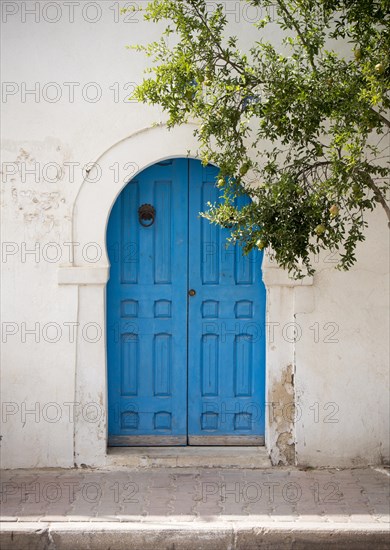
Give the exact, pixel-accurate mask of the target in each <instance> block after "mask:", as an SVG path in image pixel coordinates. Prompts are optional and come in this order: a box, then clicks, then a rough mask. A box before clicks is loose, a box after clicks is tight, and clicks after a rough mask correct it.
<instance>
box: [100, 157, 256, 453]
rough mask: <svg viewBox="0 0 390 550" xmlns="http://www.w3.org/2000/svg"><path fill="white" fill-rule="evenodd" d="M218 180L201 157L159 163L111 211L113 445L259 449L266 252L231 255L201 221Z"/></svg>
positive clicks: (220, 233)
mask: <svg viewBox="0 0 390 550" xmlns="http://www.w3.org/2000/svg"><path fill="white" fill-rule="evenodd" d="M217 173H218V170H217V169H216V168H215V167H213V166H211V165H208V166H206V167H204V166H202V164H201V163H200V162H199V161H197V160H189V159H173V160H169V161H165V162H161V163H158V164H155V165H153V166H151V167H149V168H147V169H146V170H144V171H143V172H141V173H140V174H139V175H138V176H137V177H135V178H134V179H133V180H131V181H130V182H129V183H128V184H127V186H126V187H125V188H124V189H123V191H122V192H121V194H120V195H119V197H118V199H117V201H116V203H115V205H114V207H113V209H112V212H111V215H110V219H109V224H108V229H107V248H108V252H109V258H110V263H111V269H110V279H109V282H108V285H107V364H108V403H109V407H108V424H109V445H114V446H115V445H123V446H132V445H187V444H189V445H235V444H236V445H250V444H256V445H259V444H262V443H263V442H264V405H265V402H264V398H265V389H264V385H265V334H264V329H265V289H264V285H263V283H262V280H261V260H262V254H261V253H260V252H258V251H254V252H252V253H251V254H250V255H248V256H243V254H242V251H241V248H240V247H238V246H230V247H228V248H227V247H226V239H227V237H229V230H228V229H223V228H220V227H218V226H215V225H212V224H210V223H209V222H208V221H207V220H205V219H203V218H201V217H200V216H199V212H201V211H203V210H206V209H207V203H208V202H211V203H214V202H218V200H219V194H220V191H219V190H218V188H216V186H215V177H216V175H217ZM240 200H241V204H244V202H245V200H249V199H245V197H244V198H242V199H240ZM142 205H148V206H146V207H144V209H143V210H141V211H140V210H139V209H140V206H142ZM142 212H143V213H144V215H142ZM145 213H146V215H145Z"/></svg>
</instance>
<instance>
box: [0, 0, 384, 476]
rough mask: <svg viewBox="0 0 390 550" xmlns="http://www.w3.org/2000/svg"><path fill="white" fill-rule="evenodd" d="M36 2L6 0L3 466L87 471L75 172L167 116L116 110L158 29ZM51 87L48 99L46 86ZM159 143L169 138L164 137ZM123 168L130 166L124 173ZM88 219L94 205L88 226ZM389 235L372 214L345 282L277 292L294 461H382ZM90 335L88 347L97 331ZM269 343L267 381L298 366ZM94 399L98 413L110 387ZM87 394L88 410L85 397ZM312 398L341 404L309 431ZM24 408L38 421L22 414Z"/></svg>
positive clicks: (108, 13) (329, 278) (84, 292)
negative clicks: (52, 97)
mask: <svg viewBox="0 0 390 550" xmlns="http://www.w3.org/2000/svg"><path fill="white" fill-rule="evenodd" d="M142 3H143V2H140V4H142ZM31 4H32V3H30V2H23V1H17V2H5V1H4V2H2V10H3V11H2V41H3V48H2V50H3V53H2V60H1V61H2V79H3V81H4V82H5V83H11V84H9V86H13V84H12V83H14V84H15V86H16V89H17V92H16V93H15V94H14V95H8V96H4V94H3V97H2V111H3V112H2V115H3V116H2V137H3V146H2V162H3V163H8V164H6V165H4V164H3V175H2V225H3V231H2V240H3V249H2V252H3V256H2V283H3V284H2V306H1V307H2V323H3V329H4V328H5V329H6V330H8V331H13V330H14V331H15V334H5V333H4V332H3V342H5V341H6V344H5V343H3V344H2V372H1V374H2V385H1V399H2V406H3V408H2V428H1V434H2V436H3V437H2V442H1V443H2V466H3V467H7V468H18V467H30V466H65V467H68V466H72V465H73V464H74V462H75V461H76V462H77V463H81V462H83V456H82V454H83V452H85V453H86V454H88V453H89V455H93V453H94V452H95V450H96V451H98V450H99V449H100V448H101V446H102V445H104V441H103V443H102V441H101V440H100V441H96V442H95V443H94V441H93V426H94V424H93V422H89V421H88V419H87V418H86V419H84V420H85V422H84V425H85V430H86V431H81V432H80V433H75V431H76V430H75V423H74V422H73V410H72V407H71V405H70V403H72V402H77V400H78V398H79V393H78V391H77V383H78V380H77V375H78V374H80V373H77V372H76V369H75V365H76V362H77V360H79V361H80V356H78V354H81V357H82V354H83V353H84V352H85V349H86V348H85V347H83V348H82V350H81V351H80V350H79V349H78V346H76V336H75V335H74V334H73V328H72V325H70V324H72V323H76V322H77V321H78V320H79V321H81V322H82V323H84V324H87V323H93V322H96V312H95V311H94V310H91V311H90V312H89V313H88V311H87V312H85V308H84V309H83V316H82V318H80V317H79V314H78V311H79V308H80V305H81V304H82V303H83V300H85V299H86V298H87V297H88V295H92V294H93V295H95V296H96V300H97V303H100V304H102V303H103V294H102V289H101V287H96V288H95V289H90V290H88V289H86V288H84V287H80V288H78V287H77V286H73V285H71V286H61V285H59V284H58V270H59V266H60V265H70V264H71V261H70V260H71V258H70V257H69V245H67V244H65V243H69V242H71V241H72V239H74V236H73V234H72V231H73V230H72V220H73V207H74V204H75V201H76V197H77V195H78V193H79V192H80V189H81V186H82V183H83V179H84V176H85V173H84V174H83V171H82V167H84V166H85V165H86V164H87V163H89V162H94V161H96V160H97V159H99V158H100V157H101V155H102V154H103V153H104V152H105V151H108V150H110V149H111V148H112V147H113V146H114V145H115V144H117V143H118V142H120V141H121V140H123V139H125V138H127V137H128V136H129V135H131V134H133V133H134V132H137V131H138V130H140V129H142V128H146V127H150V126H151V125H152V124H153V123H154V122H160V121H161V120H162V115H161V112H160V110H159V108H150V107H146V106H143V105H138V104H134V103H125V102H123V99H124V98H125V96H126V89H125V85H126V83H132V82H140V80H141V78H142V72H143V68H144V66H145V59H144V58H143V56H142V54H137V53H136V52H132V51H129V50H126V49H125V45H126V44H130V43H139V42H143V41H145V40H146V39H147V37H148V39H152V38H153V31H152V28H151V27H150V26H149V25H147V26H146V25H145V24H144V23H141V18H140V16H139V15H135V16H134V17H132V18H131V19H130V20H129V22H127V23H126V22H124V21H123V19H121V18H119V19H118V22H116V16H117V11H116V10H117V7H118V6H119V7H120V6H121V5H122V4H124V3H116V2H114V3H111V2H108V1H107V2H105V1H100V2H97V3H95V4H97V5H98V7H99V8H100V13H101V18H100V20H99V21H97V22H95V23H92V22H90V21H88V20H86V19H88V18H89V19H90V20H91V19H93V17H94V16H95V13H96V11H94V8H93V6H92V4H94V3H93V2H83V3H78V2H76V3H75V7H74V21H73V22H71V17H70V15H69V8H67V7H66V6H65V4H66V3H65V4H64V3H63V2H51V4H52V5H54V4H57V5H59V6H60V11H59V12H58V13H57V15H58V14H60V15H61V17H60V19H59V21H58V22H53V23H50V22H48V21H46V20H45V18H46V19H51V20H53V19H55V17H56V13H55V12H54V11H50V10H49V8H47V4H49V3H48V2H46V1H41V2H35V3H34V5H35V4H37V5H38V6H39V9H38V11H37V14H36V15H34V14H33V15H28V14H26V13H25V10H26V7H27V8H28V9H31ZM86 4H91V8H90V11H88V12H84V16H83V13H82V6H85V5H86ZM130 4H131V2H130ZM133 4H134V3H133ZM226 5H227V6H228V9H229V12H230V14H229V22H230V25H231V28H232V29H233V30H232V32H233V33H235V34H238V33H240V25H239V24H240V22H243V20H244V18H246V19H248V18H249V17H251V14H250V13H249V12H246V13H243V12H242V11H240V7H239V3H238V2H227V3H226ZM45 6H46V7H45ZM113 6H114V9H110V7H111V8H112V7H113ZM15 10H16V13H12V12H13V11H15ZM45 10H49V11H45ZM137 20H138V21H137ZM132 21H134V22H132ZM241 28H242V29H243V31H245V32H243V33H242V41H243V44H244V46H245V44H249V43H250V42H251V40H253V39H255V36H256V32H255V30H253V31H251V32H250V31H248V26H247V25H245V26H243V27H241ZM49 82H55V83H57V84H58V85H59V87H60V90H61V92H62V97H61V99H60V100H59V101H58V102H55V103H50V102H49V101H48V100H47V95H45V93H44V92H43V87H44V85H45V84H47V83H49ZM66 82H68V83H71V82H72V83H80V86H75V88H74V94H75V99H74V101H73V102H70V101H68V97H69V95H68V94H69V86H68V87H66V86H65V85H64V83H66ZM91 82H95V83H96V84H97V87H98V89H99V90H101V93H102V97H101V99H100V100H99V101H97V102H96V103H91V102H88V101H86V100H85V99H84V98H83V95H82V93H81V90H82V88H83V87H84V86H85V84H87V83H91ZM35 83H38V84H39V86H40V92H39V93H38V97H36V98H34V97H33V96H32V95H27V96H26V97H24V96H23V89H26V88H27V89H31V88H33V87H34V86H35ZM116 83H117V84H116ZM110 88H111V89H110ZM7 89H10V88H7ZM4 90H5V88H4V84H3V92H4ZM114 90H115V91H114ZM129 90H130V91H131V87H130V88H128V89H127V91H129ZM90 91H91V93H92V88H91V89H90ZM116 91H119V100H118V98H116V97H115V95H114V93H116ZM46 92H49V93H50V92H51V93H53V92H54V88H52V89H51V90H50V91H49V90H46ZM166 139H167V140H169V139H174V138H172V137H171V135H170V134H167V136H166ZM179 141H180V140H178V139H177V138H176V142H175V143H173V144H172V149H175V148H177V147H178V146H179V145H180V142H179ZM156 160H157V159H156ZM127 161H128V162H129V163H135V165H136V164H137V163H138V161H139V158H137V154H136V153H135V152H133V151H132V150H131V149H129V153H128V157H127ZM53 162H54V163H57V164H58V165H61V166H62V167H63V170H64V175H63V176H61V178H59V179H58V181H48V177H47V175H48V174H49V178H51V179H52V180H54V178H53V171H50V170H49V171H48V172H46V176H45V170H46V167H47V163H53ZM70 162H72V163H76V164H75V165H74V174H73V177H72V175H71V169H70V167H69V164H67V165H66V164H65V163H70ZM121 163H123V160H121ZM4 166H5V168H4ZM25 168H29V169H31V168H35V169H36V170H37V176H36V177H35V176H34V175H31V174H30V175H25V174H24V169H25ZM120 169H121V172H123V171H125V168H124V167H123V166H120ZM131 170H132V168H130V173H131ZM12 171H15V173H14V174H11V172H12ZM114 174H115V172H114V169H113V171H112V172H107V170H106V171H105V172H104V173H103V174H102V177H101V178H100V179H99V180H98V181H97V182H96V184H95V185H96V205H99V204H100V198H101V191H102V189H103V187H104V185H105V184H106V185H107V178H113V177H115V176H114ZM94 211H95V210H94V204H92V203H91V212H90V215H91V217H93V216H94ZM387 239H388V237H387V229H386V225H385V222H384V219H383V216H381V214H380V213H378V215H376V216H374V217H373V223H372V227H371V229H370V232H369V236H368V239H367V241H366V243H364V244H363V245H361V246H360V247H359V263H358V265H357V266H356V268H354V269H353V271H352V272H351V273H350V274H344V273H337V272H334V271H331V270H330V269H329V266H328V265H327V264H322V263H320V264H319V266H318V267H319V271H318V274H317V275H316V277H315V279H314V286H313V287H310V288H306V287H305V288H294V289H291V288H289V289H287V290H286V291H282V292H279V291H277V292H274V302H273V301H272V299H270V307H271V308H272V304H273V303H274V304H275V308H274V310H271V311H269V313H268V314H269V318H270V319H271V318H272V319H273V320H274V321H277V318H279V317H281V324H282V325H283V324H284V323H285V319H287V318H291V304H292V303H293V304H294V306H293V310H294V307H296V309H295V310H294V311H296V312H297V314H296V318H295V320H296V322H298V323H300V324H302V327H303V337H302V338H301V340H300V341H299V342H298V343H297V344H296V346H295V363H296V373H295V383H296V392H297V394H298V397H299V404H300V405H301V407H302V410H303V413H302V416H301V419H300V420H299V421H298V422H297V425H296V428H295V431H294V434H295V435H294V437H296V451H297V457H298V461H299V462H300V463H308V464H323V465H325V464H330V463H332V464H339V463H340V464H341V463H342V464H353V463H355V462H356V461H360V462H361V463H367V462H378V461H379V460H380V459H381V456H382V455H383V456H388V427H387V420H388V414H387V413H388V401H387V380H386V373H387V372H388V371H387V368H388V365H387V358H388V349H387V339H386V332H385V330H386V323H387V320H388V317H387V311H386V303H387V302H386V299H385V293H386V291H387V269H388V257H387V255H386V254H387V245H388V240H387ZM48 243H56V245H55V246H56V247H60V248H59V249H60V251H61V257H58V260H57V261H56V260H54V261H53V260H52V258H53V257H55V255H56V254H57V253H58V248H54V247H53V246H51V247H46V248H45V245H47V244H48ZM24 247H26V248H27V249H35V250H37V252H36V256H35V257H34V256H32V255H27V256H26V257H24V255H23V250H24ZM91 252H93V251H91ZM4 253H5V254H4ZM89 263H90V264H91V265H93V263H91V262H89ZM272 292H273V291H272V289H271V290H270V293H272ZM283 296H289V297H290V298H291V296H293V297H292V298H291V299H292V300H295V302H291V299H290V298H289V300H288V302H287V300H286V302H285V304H286V306H285V309H283V303H284V301H283ZM79 298H80V299H79ZM302 308H303V309H302ZM301 309H302V311H304V312H306V313H302V312H301ZM291 321H294V318H292V319H291ZM314 322H318V323H319V324H320V325H321V326H322V325H323V324H324V323H325V322H333V323H337V325H338V326H339V332H338V338H339V342H338V343H337V344H325V343H323V342H322V341H320V342H318V343H315V342H313V331H310V330H309V329H308V327H309V326H312V325H313V323H314ZM4 323H7V324H6V325H4ZM11 323H13V324H11ZM48 323H49V324H50V323H51V324H52V325H51V326H49V325H48ZM23 324H24V325H23ZM36 324H37V336H34V335H32V334H24V328H27V329H31V328H34V326H35V325H36ZM53 324H54V325H53ZM58 326H59V327H60V329H61V333H59V339H58V341H57V342H54V341H53V340H55V336H56V335H55V333H54V332H53V331H54V330H55V327H58ZM79 332H80V330H79ZM89 337H90V338H93V335H92V333H91V334H90V335H89ZM275 337H276V340H275V342H273V343H272V350H271V347H269V352H271V351H272V356H271V353H269V357H270V369H272V372H269V373H268V379H269V381H270V380H272V379H277V378H278V377H279V376H280V372H282V371H283V369H284V368H285V366H286V365H285V362H286V361H289V362H290V361H293V360H294V350H293V349H292V348H291V345H290V343H289V342H287V344H288V345H287V347H286V341H285V339H284V338H283V334H282V333H281V332H280V331H275ZM36 340H37V341H36ZM79 343H80V342H79ZM102 343H104V342H103V340H99V341H98V342H97V343H96V346H95V348H93V350H94V351H93V353H95V354H101V353H102V352H103V351H102ZM90 345H91V346H93V345H94V344H93V343H90ZM269 346H271V344H269ZM93 353H91V354H90V356H93ZM88 368H91V365H88ZM92 371H93V369H92V370H91V376H92V375H93V372H92ZM84 374H85V371H83V376H84ZM91 382H92V381H91ZM86 392H87V393H88V391H87V389H86ZM101 392H102V403H103V404H104V392H105V388H101ZM96 393H99V389H98V388H95V387H94V386H92V387H91V394H94V395H95V394H96ZM85 399H86V400H87V401H88V395H86V396H85ZM316 402H318V403H319V406H320V407H322V406H323V405H325V404H326V403H328V402H335V403H337V405H338V406H339V413H338V417H337V418H338V419H339V422H338V423H337V424H329V423H325V422H323V421H322V420H321V415H322V416H323V414H324V411H321V410H320V420H321V421H319V422H314V421H313V420H312V417H310V415H313V414H314V412H313V411H312V410H311V409H310V407H311V406H312V405H313V404H314V403H316ZM49 404H53V405H49ZM32 409H33V410H34V413H33V414H28V412H27V411H28V410H32ZM74 412H75V415H76V416H77V415H80V414H83V413H85V415H86V416H87V412H86V411H80V409H77V405H76V410H75V411H74ZM327 412H329V411H327ZM91 430H92V432H91ZM87 433H92V435H91V439H90V440H88V439H87V440H88V441H90V442H91V445H90V446H88V449H84V451H83V441H84V443H85V440H84V435H85V434H87ZM274 435H275V434H274V433H273V432H272V428H271V429H270V430H269V433H268V434H267V441H268V442H269V444H270V446H272V445H273V443H272V442H273V441H274V440H275V437H274ZM94 445H95V446H94ZM75 449H77V450H75ZM271 450H272V449H271ZM76 455H77V456H76Z"/></svg>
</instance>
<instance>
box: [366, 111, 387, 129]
mask: <svg viewBox="0 0 390 550" xmlns="http://www.w3.org/2000/svg"><path fill="white" fill-rule="evenodd" d="M370 111H372V112H373V113H375V114H376V116H377V117H378V118H379V119H380V120H381V121H382V122H383V124H384V125H385V126H387V127H388V128H390V120H388V119H387V118H386V117H384V116H383V115H382V114H381V113H378V111H375V109H373V108H372V107H371V109H370Z"/></svg>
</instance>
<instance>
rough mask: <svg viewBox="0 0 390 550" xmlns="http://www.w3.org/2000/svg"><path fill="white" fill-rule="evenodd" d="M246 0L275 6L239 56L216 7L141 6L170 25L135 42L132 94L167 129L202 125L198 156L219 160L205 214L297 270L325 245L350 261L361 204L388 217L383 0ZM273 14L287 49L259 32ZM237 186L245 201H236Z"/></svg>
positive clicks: (165, 0)
mask: <svg viewBox="0 0 390 550" xmlns="http://www.w3.org/2000/svg"><path fill="white" fill-rule="evenodd" d="M248 2H249V4H251V5H253V6H257V7H262V8H263V9H267V8H268V9H269V8H270V7H271V6H274V15H275V21H271V18H270V17H269V16H267V17H265V18H263V19H261V20H259V21H258V22H257V23H256V27H257V30H258V40H257V41H256V42H255V43H254V44H253V46H252V47H251V48H250V50H249V51H247V52H243V51H241V49H240V44H239V39H238V38H237V37H235V36H230V37H229V36H226V32H225V27H226V23H227V20H226V16H225V14H224V7H223V5H222V4H221V5H219V6H218V7H217V8H216V9H214V10H212V11H211V10H210V9H208V6H207V2H204V1H203V0H154V1H152V2H149V4H148V6H147V8H146V12H145V18H146V19H147V20H149V21H153V22H158V21H161V20H167V21H168V23H167V25H166V28H165V31H164V32H163V34H162V35H161V38H160V40H159V41H157V42H153V43H151V44H148V45H146V46H140V45H138V46H135V48H136V49H137V50H141V51H143V52H146V54H147V55H148V56H149V57H151V58H152V61H153V66H152V68H151V69H149V71H150V73H152V74H151V75H149V76H148V77H147V78H145V79H144V81H143V82H142V84H141V85H139V86H138V87H137V89H136V92H135V97H136V98H137V99H138V100H139V101H143V102H147V103H150V104H159V105H161V106H162V107H163V109H164V110H165V111H166V112H167V114H168V126H169V127H172V126H174V125H178V124H183V123H185V122H187V121H188V120H190V119H194V118H195V120H197V121H198V122H199V126H198V129H197V130H196V131H195V133H196V135H197V136H198V140H199V146H200V156H201V159H202V162H203V163H204V164H207V163H209V162H211V163H214V164H216V165H217V166H218V167H219V168H220V173H219V176H218V180H217V185H218V186H219V187H220V188H221V194H222V195H221V196H222V197H223V200H222V202H221V204H220V205H209V210H208V211H207V212H205V213H203V214H202V215H203V216H205V217H207V218H208V219H209V220H210V221H211V222H213V223H218V224H220V225H223V226H228V227H230V228H231V240H232V241H233V242H239V243H240V244H241V245H242V246H243V248H244V251H245V252H248V251H250V250H251V249H252V248H253V247H258V248H259V249H263V248H266V247H269V248H270V249H271V251H272V253H273V254H274V257H275V260H276V261H277V262H278V264H279V265H281V266H282V267H284V268H286V269H288V270H289V272H290V274H291V275H292V276H294V277H297V278H301V277H303V276H305V275H306V274H313V273H314V268H313V256H314V255H315V254H318V253H319V252H320V251H321V250H331V251H333V252H336V253H337V255H338V259H339V261H338V264H337V267H338V268H339V269H344V270H348V269H349V268H350V267H351V266H352V265H353V264H354V262H355V261H356V256H355V250H356V245H357V243H358V242H359V241H363V240H364V232H365V228H366V227H367V221H366V219H365V218H366V215H367V211H371V210H373V209H374V208H375V207H376V206H377V205H378V204H380V205H381V206H382V207H383V208H384V210H385V211H386V214H387V216H388V218H389V219H390V209H389V206H388V204H387V202H386V193H387V191H388V187H389V185H388V176H389V169H388V168H387V167H385V165H384V157H385V156H386V147H387V145H388V143H387V140H388V135H389V128H390V121H389V120H388V118H387V115H386V113H387V112H388V109H389V107H390V98H389V95H387V94H388V89H389V83H390V63H389V52H390V26H389V10H388V7H389V5H388V1H387V0H248ZM213 4H214V3H213ZM247 24H249V23H247ZM275 24H276V25H277V26H278V27H279V28H280V29H281V30H282V32H283V36H284V40H283V42H282V45H280V41H279V45H278V43H275V44H274V43H272V42H271V41H267V40H265V38H264V36H263V35H264V29H265V28H266V26H267V25H275ZM242 30H243V29H242ZM171 35H173V36H172V37H171ZM279 35H280V33H279ZM176 37H177V39H176ZM170 41H172V43H173V44H174V45H169V42H170ZM342 51H346V52H347V53H345V54H342V53H341V52H342ZM243 192H245V193H249V194H250V195H251V196H252V198H253V200H252V202H251V204H249V205H247V206H245V207H243V208H242V209H237V207H236V206H235V204H236V203H235V197H236V196H237V195H239V194H240V193H243Z"/></svg>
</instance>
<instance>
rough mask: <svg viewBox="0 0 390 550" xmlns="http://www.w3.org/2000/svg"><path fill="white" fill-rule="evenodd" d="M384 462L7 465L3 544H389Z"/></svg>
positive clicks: (215, 546)
mask: <svg viewBox="0 0 390 550" xmlns="http://www.w3.org/2000/svg"><path fill="white" fill-rule="evenodd" d="M388 489H389V476H388V472H387V471H386V469H385V468H382V467H381V468H365V469H348V470H338V469H327V470H323V469H322V470H314V469H308V470H299V469H296V468H292V467H284V468H264V467H261V468H259V469H258V468H242V467H240V468H232V467H226V468H221V467H211V468H208V467H205V466H203V467H196V468H195V467H192V468H187V467H183V468H180V467H152V468H150V467H149V466H148V467H138V468H132V469H129V468H123V467H117V468H110V469H105V470H99V469H89V468H78V469H72V470H64V469H46V470H5V471H3V474H2V522H3V524H2V525H3V526H2V535H1V545H0V546H1V548H2V550H6V549H24V548H28V549H29V550H31V549H48V550H56V549H62V548H69V549H70V548H71V549H73V550H76V549H84V548H88V549H107V550H108V549H109V548H111V549H112V548H115V549H116V550H121V549H128V548H136V549H141V548H142V549H152V548H153V549H156V548H159V549H160V550H163V549H175V550H178V549H186V550H190V549H192V548H194V549H195V548H196V549H199V550H203V549H210V550H211V549H213V550H218V549H226V550H228V549H229V550H233V549H255V548H275V549H284V548H296V549H306V548H307V549H309V548H337V549H368V548H375V549H381V548H383V549H384V548H387V549H388V548H389V531H388V528H389V525H388V520H389V491H388Z"/></svg>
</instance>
